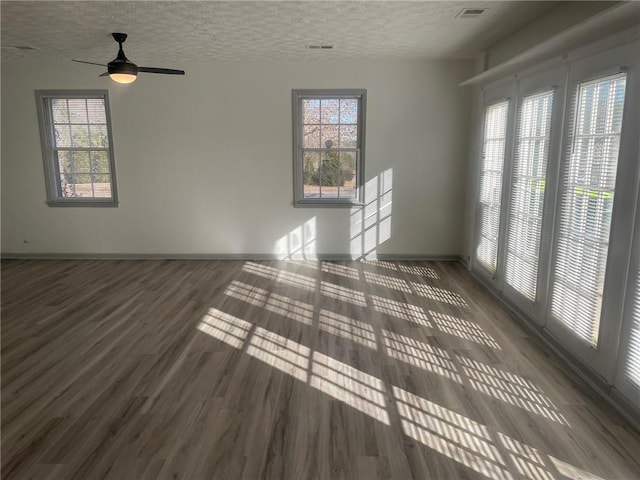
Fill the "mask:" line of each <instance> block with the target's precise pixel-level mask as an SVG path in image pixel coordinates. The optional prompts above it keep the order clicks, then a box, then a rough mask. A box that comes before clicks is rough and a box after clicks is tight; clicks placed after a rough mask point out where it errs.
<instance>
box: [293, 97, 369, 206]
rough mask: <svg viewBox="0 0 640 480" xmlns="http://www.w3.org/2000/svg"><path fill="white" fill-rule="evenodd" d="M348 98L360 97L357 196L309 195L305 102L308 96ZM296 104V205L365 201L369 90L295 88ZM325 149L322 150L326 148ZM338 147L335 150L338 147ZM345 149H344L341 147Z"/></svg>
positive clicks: (294, 193) (344, 204) (294, 115)
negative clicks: (305, 188) (305, 193)
mask: <svg viewBox="0 0 640 480" xmlns="http://www.w3.org/2000/svg"><path fill="white" fill-rule="evenodd" d="M324 98H331V99H333V98H347V99H354V98H357V99H358V119H357V124H358V142H357V145H356V147H355V148H351V149H347V150H349V151H354V152H355V153H356V176H355V179H356V196H355V198H305V197H304V178H303V170H304V151H305V149H304V148H303V123H304V119H303V114H302V101H303V100H306V99H324ZM292 104H293V206H294V207H353V206H362V205H363V204H364V203H363V201H364V192H363V190H364V179H365V176H364V165H365V130H366V108H367V91H366V90H365V89H304V90H293V91H292ZM324 150H325V149H322V148H321V149H320V151H324ZM334 150H335V149H334ZM338 150H342V149H338Z"/></svg>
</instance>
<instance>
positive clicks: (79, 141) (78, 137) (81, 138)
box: [71, 125, 89, 148]
mask: <svg viewBox="0 0 640 480" xmlns="http://www.w3.org/2000/svg"><path fill="white" fill-rule="evenodd" d="M71 146H72V147H85V148H86V147H89V127H88V125H71Z"/></svg>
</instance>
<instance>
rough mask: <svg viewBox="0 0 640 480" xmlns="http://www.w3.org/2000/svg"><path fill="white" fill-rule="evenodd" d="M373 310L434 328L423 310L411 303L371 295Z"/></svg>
mask: <svg viewBox="0 0 640 480" xmlns="http://www.w3.org/2000/svg"><path fill="white" fill-rule="evenodd" d="M369 298H370V299H371V304H372V305H373V309H374V310H376V311H378V312H380V313H384V314H387V315H391V316H392V317H396V318H399V319H401V320H407V321H409V322H413V323H416V324H418V325H421V326H423V327H427V328H432V325H431V323H429V320H428V318H427V314H426V313H425V312H424V310H423V308H422V307H420V306H418V305H411V304H410V303H405V302H397V301H395V300H391V299H388V298H384V297H379V296H377V295H369Z"/></svg>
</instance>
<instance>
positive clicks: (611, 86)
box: [551, 73, 626, 347]
mask: <svg viewBox="0 0 640 480" xmlns="http://www.w3.org/2000/svg"><path fill="white" fill-rule="evenodd" d="M625 85H626V74H624V73H620V74H616V75H612V76H608V77H603V78H599V79H596V80H592V81H589V82H584V83H581V84H579V85H578V89H577V93H576V99H575V104H574V107H573V109H572V111H573V115H574V117H573V124H574V131H573V135H572V137H571V139H570V142H569V145H570V152H568V154H567V156H566V160H565V165H564V171H563V177H562V178H563V180H562V184H561V190H560V195H561V204H560V217H559V225H558V238H557V246H556V249H557V250H556V251H557V256H556V265H555V273H554V278H553V293H552V300H551V314H552V316H553V317H554V318H556V319H557V320H559V321H560V322H562V323H563V324H565V325H566V326H567V327H569V328H570V329H571V330H572V331H573V332H574V334H575V335H576V336H578V337H579V338H581V339H583V340H585V341H588V342H590V343H591V345H592V346H594V347H595V346H597V344H598V333H599V326H600V313H601V312H600V311H601V304H602V293H603V289H604V277H605V269H606V263H607V251H608V248H609V230H610V226H611V213H612V209H613V197H614V188H615V180H616V171H617V165H618V154H619V149H620V132H621V128H622V113H623V107H624V96H625Z"/></svg>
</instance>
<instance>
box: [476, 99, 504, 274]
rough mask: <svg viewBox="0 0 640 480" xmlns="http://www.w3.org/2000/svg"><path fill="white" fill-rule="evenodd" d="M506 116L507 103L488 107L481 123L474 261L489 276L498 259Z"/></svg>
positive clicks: (493, 270) (494, 268)
mask: <svg viewBox="0 0 640 480" xmlns="http://www.w3.org/2000/svg"><path fill="white" fill-rule="evenodd" d="M508 113H509V101H508V100H505V101H502V102H499V103H495V104H493V105H490V106H488V107H487V109H486V112H485V120H484V140H483V151H482V166H481V172H480V199H479V214H480V231H479V239H478V246H477V249H476V259H477V260H478V262H479V263H480V264H481V265H483V266H484V267H485V268H486V269H487V270H489V272H491V273H493V272H495V270H496V263H497V258H498V234H499V231H500V202H501V197H502V192H501V190H502V169H503V167H504V154H505V145H506V136H507V117H508Z"/></svg>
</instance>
